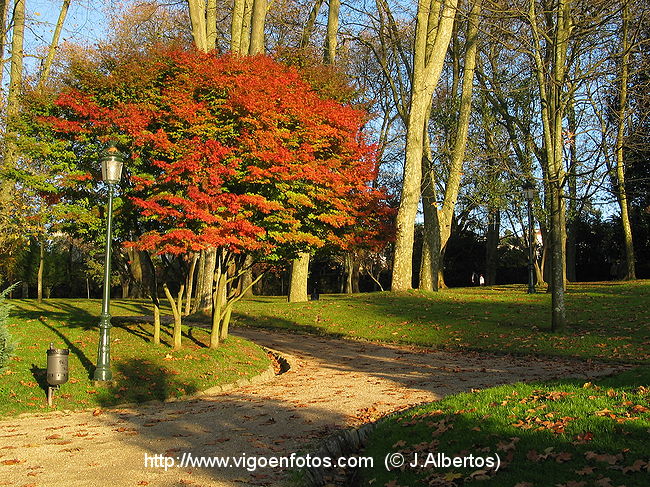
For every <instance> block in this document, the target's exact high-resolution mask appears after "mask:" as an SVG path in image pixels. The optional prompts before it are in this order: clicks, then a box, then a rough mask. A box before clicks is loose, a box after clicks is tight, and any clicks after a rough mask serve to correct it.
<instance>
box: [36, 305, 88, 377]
mask: <svg viewBox="0 0 650 487" xmlns="http://www.w3.org/2000/svg"><path fill="white" fill-rule="evenodd" d="M39 321H40V322H41V323H42V324H43V326H45V327H47V328H49V329H50V330H51V331H52V332H53V333H54V334H55V335H57V336H58V337H59V338H61V340H63V341H64V342H65V344H66V347H67V348H68V349H69V350H70V353H71V354H73V355H76V356H77V357H78V358H79V361H80V362H81V365H83V368H84V369H86V372H88V378H89V379H92V377H93V373H94V372H95V364H93V363H92V362H91V361H90V359H89V358H88V357H86V354H85V353H84V352H83V351H82V350H81V349H80V348H79V347H77V346H76V345H75V344H74V343H72V342H71V341H70V339H69V338H68V337H67V336H65V335H64V334H63V333H61V332H60V331H59V330H58V329H57V328H55V327H54V326H52V325H49V324H48V323H47V322H46V321H45V320H44V319H43V318H42V317H41V318H40V319H39Z"/></svg>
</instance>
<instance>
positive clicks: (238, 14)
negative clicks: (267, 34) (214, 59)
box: [230, 0, 246, 55]
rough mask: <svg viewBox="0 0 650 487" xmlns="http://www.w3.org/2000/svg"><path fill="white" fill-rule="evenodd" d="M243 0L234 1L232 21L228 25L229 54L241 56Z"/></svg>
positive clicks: (244, 2) (244, 3)
mask: <svg viewBox="0 0 650 487" xmlns="http://www.w3.org/2000/svg"><path fill="white" fill-rule="evenodd" d="M245 5H246V1H245V0H234V4H233V7H232V21H231V24H230V52H232V53H233V54H238V55H242V54H244V53H243V52H242V51H241V38H242V26H243V24H244V9H245Z"/></svg>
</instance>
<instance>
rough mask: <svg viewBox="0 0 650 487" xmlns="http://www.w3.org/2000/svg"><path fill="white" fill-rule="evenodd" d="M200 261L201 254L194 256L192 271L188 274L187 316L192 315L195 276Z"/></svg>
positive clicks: (191, 265)
mask: <svg viewBox="0 0 650 487" xmlns="http://www.w3.org/2000/svg"><path fill="white" fill-rule="evenodd" d="M198 260H199V254H197V253H196V252H195V253H194V254H192V263H191V264H190V271H189V272H188V274H187V299H186V300H185V313H184V314H185V316H188V315H189V314H190V310H191V309H192V293H193V291H194V274H195V271H196V263H197V261H198Z"/></svg>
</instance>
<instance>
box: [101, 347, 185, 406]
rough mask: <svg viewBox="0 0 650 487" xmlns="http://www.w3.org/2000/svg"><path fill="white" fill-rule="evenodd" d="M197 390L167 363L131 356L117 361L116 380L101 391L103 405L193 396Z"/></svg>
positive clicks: (114, 368) (114, 365)
mask: <svg viewBox="0 0 650 487" xmlns="http://www.w3.org/2000/svg"><path fill="white" fill-rule="evenodd" d="M196 392H197V388H196V386H195V385H193V384H188V383H185V382H183V381H181V380H178V379H176V378H175V376H174V374H173V373H172V372H171V371H169V370H167V369H166V368H165V367H164V366H162V367H161V366H158V365H155V364H153V363H151V362H150V361H148V360H146V359H140V358H130V359H128V360H120V361H116V362H114V363H113V380H112V381H110V382H109V384H108V385H107V386H106V387H102V388H101V389H99V390H98V400H99V404H100V405H101V406H104V407H107V406H114V405H116V404H123V403H143V402H147V401H152V400H158V401H163V400H165V399H167V398H169V397H178V396H182V395H191V394H194V393H196Z"/></svg>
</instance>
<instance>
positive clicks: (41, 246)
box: [36, 237, 45, 303]
mask: <svg viewBox="0 0 650 487" xmlns="http://www.w3.org/2000/svg"><path fill="white" fill-rule="evenodd" d="M44 268H45V239H44V238H42V237H41V238H39V239H38V277H37V294H36V299H37V301H38V302H39V303H42V302H43V269H44Z"/></svg>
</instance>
